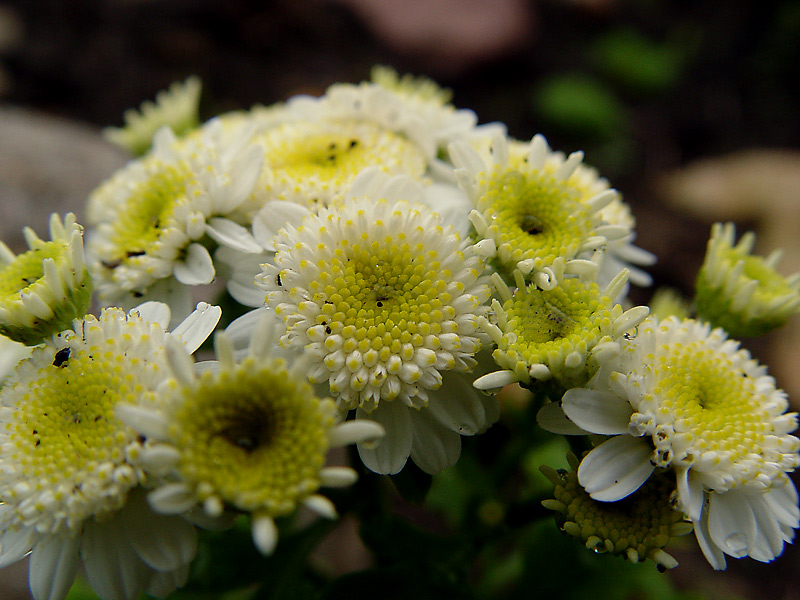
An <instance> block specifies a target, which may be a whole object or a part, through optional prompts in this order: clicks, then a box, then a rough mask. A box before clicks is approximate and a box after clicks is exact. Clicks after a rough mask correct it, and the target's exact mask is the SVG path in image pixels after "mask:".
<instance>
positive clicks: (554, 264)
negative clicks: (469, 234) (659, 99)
mask: <svg viewBox="0 0 800 600" xmlns="http://www.w3.org/2000/svg"><path fill="white" fill-rule="evenodd" d="M510 143H511V141H510V140H509V139H507V138H506V137H505V136H496V137H495V138H494V140H493V143H492V146H491V152H488V153H484V157H483V158H482V157H481V156H480V154H479V153H478V152H476V151H475V150H473V149H472V148H471V147H470V146H469V144H467V143H466V142H454V143H453V144H451V145H450V155H451V158H452V160H453V163H454V164H455V165H456V167H457V168H458V169H457V171H456V175H457V177H458V180H459V184H460V185H461V187H462V188H463V189H464V191H465V192H466V193H467V195H468V196H469V197H470V198H471V199H472V201H473V203H474V205H475V209H476V210H474V211H473V212H472V213H471V215H470V219H471V220H472V224H473V226H474V227H475V232H476V237H477V239H478V240H479V243H478V248H479V249H480V251H481V252H483V253H484V254H485V255H486V256H496V257H497V258H498V260H499V261H500V263H501V265H502V268H503V269H504V271H505V272H506V273H507V274H510V273H511V272H513V270H514V269H515V268H517V269H520V270H521V271H522V272H523V273H524V274H525V275H526V277H527V276H530V277H531V278H532V279H533V280H534V281H535V282H536V284H537V285H538V286H539V287H541V288H543V289H550V288H553V287H555V286H556V285H557V284H558V281H559V277H558V274H559V271H561V272H562V273H563V272H566V273H581V272H585V271H586V270H587V269H593V270H594V271H595V272H596V271H597V266H598V265H597V264H595V263H592V262H590V261H588V260H586V259H585V258H584V257H585V256H587V255H589V254H591V253H592V252H594V251H596V250H601V249H604V248H608V247H609V244H615V243H617V242H618V241H619V240H630V239H631V237H632V236H631V231H630V228H629V227H628V225H627V224H625V223H607V222H605V221H604V219H603V214H602V210H603V209H604V208H605V207H607V206H608V205H609V204H610V203H611V202H613V201H614V200H616V199H618V197H619V194H618V193H617V191H616V190H613V189H603V190H602V191H599V192H598V193H596V194H594V195H591V196H589V197H587V195H586V192H587V191H591V190H593V188H592V186H587V185H586V182H585V176H584V175H582V174H580V173H578V174H576V171H577V169H578V168H579V167H580V165H581V161H582V160H583V153H582V152H573V153H572V154H570V155H569V157H567V158H566V159H564V158H563V156H562V155H561V154H560V153H554V152H552V151H551V150H550V148H549V147H548V145H547V142H546V141H545V139H544V138H543V137H542V136H541V135H537V136H534V138H533V139H532V140H531V141H530V143H529V144H527V145H526V147H525V150H526V152H525V153H524V156H523V159H522V160H518V159H516V158H514V157H513V156H512V154H511V149H510V147H509V145H510ZM514 148H515V149H514V154H519V153H520V151H519V148H518V147H517V146H516V145H514Z"/></svg>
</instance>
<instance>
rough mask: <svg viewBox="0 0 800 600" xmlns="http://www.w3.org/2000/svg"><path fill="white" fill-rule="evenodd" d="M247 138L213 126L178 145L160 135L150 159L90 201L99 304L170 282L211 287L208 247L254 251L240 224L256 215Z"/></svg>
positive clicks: (254, 170) (245, 130)
mask: <svg viewBox="0 0 800 600" xmlns="http://www.w3.org/2000/svg"><path fill="white" fill-rule="evenodd" d="M251 138H252V131H251V129H250V128H249V127H247V126H245V125H242V126H241V127H239V128H238V129H236V131H234V132H232V131H229V130H228V129H226V128H224V127H223V126H222V124H221V123H218V122H213V123H211V124H209V125H207V126H205V127H204V128H203V132H202V135H201V136H199V137H197V138H194V137H193V138H192V139H185V140H177V139H176V138H175V136H174V135H173V134H172V132H171V131H170V130H169V129H166V128H164V129H161V130H160V131H159V132H158V133H157V134H156V137H155V139H154V148H153V150H152V152H150V153H149V154H148V155H147V156H145V157H143V158H141V159H139V160H137V161H134V162H132V163H130V164H129V165H128V166H126V167H124V168H123V169H121V170H120V171H118V172H117V173H116V174H115V175H114V176H113V177H112V178H111V179H110V180H108V181H107V182H106V183H104V184H103V185H102V186H100V188H98V189H97V190H96V191H95V192H93V193H92V195H91V196H90V198H89V203H88V217H89V222H90V224H91V225H93V226H94V230H93V231H91V233H90V237H89V239H88V243H87V254H88V256H89V258H90V266H91V271H92V275H93V277H94V278H95V281H96V285H97V288H98V291H99V294H100V299H101V302H103V303H111V302H118V301H122V300H123V299H125V298H127V297H128V296H130V295H133V296H135V297H139V298H141V297H142V296H143V295H144V294H146V293H147V292H148V290H149V289H150V287H151V286H153V285H154V284H155V283H157V282H162V281H164V280H168V281H172V278H174V279H175V280H177V282H179V283H181V284H184V285H186V286H191V285H201V284H206V283H210V282H211V281H212V280H213V279H214V275H215V268H214V264H213V261H212V259H211V255H210V253H209V251H208V249H207V246H208V247H212V248H213V247H214V246H217V245H219V246H227V247H231V248H235V249H237V250H240V251H243V252H259V251H260V250H261V247H260V246H259V245H258V243H257V242H256V241H255V239H254V238H253V236H252V234H250V232H249V231H248V229H246V228H245V227H244V226H243V225H242V224H241V223H240V221H241V222H244V223H247V221H246V219H245V216H244V215H248V214H249V215H250V216H252V214H254V213H255V210H256V208H257V207H258V203H257V202H256V201H254V200H253V198H252V195H253V194H252V192H253V189H254V187H255V185H256V182H257V180H258V177H259V174H260V172H261V164H262V152H261V149H260V148H259V147H258V146H257V145H253V144H251V143H249V142H250V141H251ZM248 224H249V223H248Z"/></svg>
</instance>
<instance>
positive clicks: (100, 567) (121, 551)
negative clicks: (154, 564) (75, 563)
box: [81, 515, 151, 600]
mask: <svg viewBox="0 0 800 600" xmlns="http://www.w3.org/2000/svg"><path fill="white" fill-rule="evenodd" d="M123 539H124V533H123V531H122V527H121V525H120V522H119V519H118V518H117V515H115V516H114V517H112V518H111V519H108V520H106V521H103V523H102V524H100V523H97V522H96V521H94V520H93V519H90V520H89V521H87V522H86V524H85V525H84V529H83V542H82V544H81V557H82V558H83V565H84V567H85V568H86V578H87V579H88V580H89V585H91V586H92V588H93V589H94V591H95V592H97V595H98V596H100V597H101V598H104V599H105V600H130V599H131V598H136V597H137V595H138V594H139V592H140V591H141V590H142V589H143V588H144V586H145V585H147V582H148V581H149V579H150V573H151V571H150V569H149V568H148V567H147V565H145V564H144V562H142V560H141V559H140V558H139V557H138V556H137V554H136V552H135V551H134V550H133V547H131V546H130V545H128V544H126V543H124V542H123V541H122V540H123Z"/></svg>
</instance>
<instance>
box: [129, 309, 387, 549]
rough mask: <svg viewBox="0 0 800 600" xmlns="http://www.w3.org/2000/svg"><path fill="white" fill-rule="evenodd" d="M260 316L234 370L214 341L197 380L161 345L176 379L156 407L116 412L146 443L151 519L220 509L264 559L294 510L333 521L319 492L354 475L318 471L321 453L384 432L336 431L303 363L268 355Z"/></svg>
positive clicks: (335, 419)
mask: <svg viewBox="0 0 800 600" xmlns="http://www.w3.org/2000/svg"><path fill="white" fill-rule="evenodd" d="M261 315H262V318H261V319H260V320H259V321H258V323H257V325H256V331H255V333H254V334H253V336H252V337H251V341H250V348H249V352H248V355H247V356H246V357H245V358H244V359H243V360H242V361H240V362H237V361H235V359H234V349H233V345H232V341H231V339H230V338H229V337H228V336H227V335H226V334H225V333H220V334H218V335H217V336H216V337H215V340H214V341H215V349H216V354H217V358H218V361H219V362H218V363H217V364H216V368H213V369H212V368H207V369H204V370H203V372H202V373H201V374H200V375H198V374H197V373H196V372H195V369H194V364H193V362H192V359H191V357H190V356H189V354H188V353H187V352H186V351H185V350H184V349H183V348H182V347H181V346H180V345H179V344H175V343H169V345H168V348H167V352H168V358H169V364H170V367H171V371H172V374H173V376H174V378H173V379H172V380H170V381H169V382H168V383H167V384H165V385H163V386H162V387H161V388H160V390H159V398H158V400H157V401H156V402H154V403H151V404H146V403H144V404H140V405H133V404H127V405H121V406H120V407H119V408H118V414H119V415H120V417H121V418H122V419H123V420H124V421H125V422H127V423H128V424H130V425H131V426H132V427H134V429H136V430H137V431H138V432H139V433H140V434H142V435H143V436H145V437H146V438H147V440H148V445H147V447H146V448H145V449H144V451H143V452H142V453H141V455H140V461H139V464H140V465H141V467H142V468H143V469H144V470H145V471H146V472H148V473H151V474H152V475H153V476H155V477H157V478H159V479H160V483H159V484H158V485H157V486H156V488H155V489H154V490H153V491H152V492H150V494H149V496H148V499H149V502H150V505H151V506H152V507H153V508H155V510H157V511H158V512H160V513H164V514H180V513H184V512H186V511H188V510H190V509H192V508H194V507H195V506H197V505H200V506H202V509H203V510H204V512H205V513H206V514H207V515H208V516H209V517H212V518H216V517H219V516H221V515H222V513H223V511H224V510H226V509H231V510H234V511H241V512H245V513H248V514H250V515H251V517H252V529H253V539H254V541H255V544H256V546H257V547H258V549H259V550H260V551H261V552H263V553H264V554H270V553H272V551H273V550H274V548H275V544H276V543H277V536H278V530H277V527H276V525H275V521H274V519H275V518H276V517H281V516H285V515H288V514H290V513H292V512H294V511H295V509H296V508H297V507H298V506H305V507H307V508H309V509H311V510H313V511H315V512H317V513H319V514H320V515H322V516H324V517H328V518H334V517H335V516H336V509H335V507H334V505H333V503H332V502H331V501H330V500H328V499H327V498H326V497H325V496H322V495H320V494H319V493H318V489H319V488H320V487H325V486H333V487H339V486H345V485H349V484H351V483H353V482H354V481H355V480H356V477H357V475H356V472H355V471H354V470H352V469H350V468H349V467H336V466H328V467H326V466H325V460H326V454H327V453H328V451H329V450H330V449H331V448H335V447H337V446H342V445H345V444H349V443H353V442H360V441H364V440H374V439H376V438H378V437H380V436H381V435H382V434H383V428H382V427H381V426H380V425H378V424H377V423H373V422H370V421H349V422H346V423H340V422H339V416H340V413H339V411H338V409H337V408H336V405H335V403H334V402H333V400H332V399H331V398H320V397H318V396H317V395H316V394H315V393H314V390H313V388H312V387H311V385H310V384H309V383H308V382H307V381H306V377H305V375H306V371H307V368H308V364H307V361H305V360H303V359H299V360H297V361H296V362H295V363H294V364H293V365H289V364H288V363H287V361H286V359H284V358H281V357H276V356H273V355H272V351H273V349H274V348H273V347H274V345H275V342H277V339H276V336H275V335H274V331H275V326H274V325H275V322H274V316H273V315H272V314H271V313H268V312H266V311H264V313H261Z"/></svg>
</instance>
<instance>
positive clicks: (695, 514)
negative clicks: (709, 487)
mask: <svg viewBox="0 0 800 600" xmlns="http://www.w3.org/2000/svg"><path fill="white" fill-rule="evenodd" d="M675 471H676V473H675V476H676V478H677V480H678V499H679V500H680V504H681V510H683V512H685V513H686V515H687V516H688V517H689V518H690V519H691V520H692V521H698V520H700V513H701V512H702V510H703V503H704V500H705V491H704V489H703V484H702V482H700V481H699V480H698V479H696V478H694V477H692V476H691V470H690V469H688V468H686V467H677V468H676V469H675Z"/></svg>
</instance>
